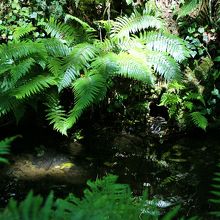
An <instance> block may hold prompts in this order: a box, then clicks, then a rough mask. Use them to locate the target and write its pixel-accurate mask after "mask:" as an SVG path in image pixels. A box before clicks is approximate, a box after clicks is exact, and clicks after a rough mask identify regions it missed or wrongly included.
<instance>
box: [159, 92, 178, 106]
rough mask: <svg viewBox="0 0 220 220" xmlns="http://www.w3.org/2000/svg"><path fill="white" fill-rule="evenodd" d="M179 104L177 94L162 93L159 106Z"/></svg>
mask: <svg viewBox="0 0 220 220" xmlns="http://www.w3.org/2000/svg"><path fill="white" fill-rule="evenodd" d="M179 103H181V99H180V97H179V95H178V94H174V93H164V94H163V95H162V97H161V101H160V105H164V106H167V107H169V106H172V105H177V104H179Z"/></svg>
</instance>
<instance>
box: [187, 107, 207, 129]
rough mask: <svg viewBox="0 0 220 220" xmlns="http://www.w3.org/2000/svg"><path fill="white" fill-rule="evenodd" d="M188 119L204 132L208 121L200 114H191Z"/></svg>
mask: <svg viewBox="0 0 220 220" xmlns="http://www.w3.org/2000/svg"><path fill="white" fill-rule="evenodd" d="M190 117H191V120H192V122H193V123H194V124H195V125H196V126H197V127H199V128H202V129H203V130H206V127H207V126H208V120H207V118H206V117H205V116H204V115H203V114H202V113H201V112H198V111H197V112H192V113H190Z"/></svg>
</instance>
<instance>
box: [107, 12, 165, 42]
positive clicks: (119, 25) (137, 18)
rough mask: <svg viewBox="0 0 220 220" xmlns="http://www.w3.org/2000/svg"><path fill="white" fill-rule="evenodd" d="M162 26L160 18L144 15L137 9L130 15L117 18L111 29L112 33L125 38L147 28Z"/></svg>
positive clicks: (159, 27)
mask: <svg viewBox="0 0 220 220" xmlns="http://www.w3.org/2000/svg"><path fill="white" fill-rule="evenodd" d="M162 27H163V23H162V21H161V20H160V19H159V18H156V17H155V16H152V15H149V14H143V15H142V14H140V13H139V12H137V11H135V12H134V13H133V14H132V15H131V16H130V17H127V16H124V17H119V18H116V21H115V23H114V24H113V27H112V30H111V35H112V36H115V37H118V38H123V37H128V36H129V35H130V34H132V33H136V32H139V31H142V30H145V29H147V28H156V29H161V28H162Z"/></svg>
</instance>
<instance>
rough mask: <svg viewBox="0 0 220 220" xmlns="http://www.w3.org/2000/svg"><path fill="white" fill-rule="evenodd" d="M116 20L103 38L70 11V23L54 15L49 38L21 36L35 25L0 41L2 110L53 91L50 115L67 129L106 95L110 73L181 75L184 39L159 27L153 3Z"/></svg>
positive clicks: (148, 78)
mask: <svg viewBox="0 0 220 220" xmlns="http://www.w3.org/2000/svg"><path fill="white" fill-rule="evenodd" d="M111 23H112V24H113V25H112V29H111V31H110V32H111V35H110V38H108V36H109V35H108V34H107V35H106V39H105V40H104V41H98V40H97V39H96V38H95V37H94V34H95V33H96V32H95V30H94V29H93V28H92V27H90V26H89V25H88V24H87V23H85V22H84V21H81V20H80V19H78V18H76V17H74V16H71V15H68V16H67V17H66V19H65V23H58V22H57V21H55V20H54V19H51V20H50V21H49V22H48V24H46V26H45V28H46V31H47V33H48V35H49V36H50V37H51V38H50V39H40V40H37V41H35V42H32V41H22V40H21V39H22V38H20V37H22V36H23V35H25V34H26V33H28V32H29V31H31V26H30V28H23V29H20V30H19V31H18V33H17V34H16V33H15V36H16V37H15V39H17V41H15V42H12V43H10V44H7V45H6V44H3V45H0V56H1V59H0V80H1V82H2V86H1V91H2V94H1V95H0V99H1V98H2V100H3V102H2V103H1V105H0V114H6V113H8V112H9V111H14V109H16V107H17V106H19V105H20V103H25V102H26V101H28V99H29V98H33V97H34V96H35V95H36V94H38V95H41V94H43V92H45V93H46V91H53V92H52V93H50V92H49V94H48V95H47V96H46V97H42V98H43V99H44V100H43V102H44V103H46V102H47V104H46V106H47V119H48V120H49V121H50V123H51V124H53V126H54V129H55V130H58V131H59V132H61V133H62V134H67V130H68V129H69V128H71V127H72V126H73V125H74V123H76V121H77V120H78V118H79V117H80V116H81V114H82V113H83V111H84V110H85V109H86V108H88V107H89V106H90V105H92V104H93V103H96V102H98V101H100V100H101V99H103V97H104V96H105V94H106V91H107V88H108V84H107V81H108V79H109V78H111V77H115V76H122V77H126V78H132V79H135V80H141V81H144V82H146V83H147V84H149V85H151V86H153V85H154V81H155V80H156V77H157V75H158V74H159V75H160V77H161V76H162V77H163V78H164V79H165V80H167V81H172V80H173V79H176V80H177V79H180V78H181V74H180V66H179V63H180V62H182V61H183V60H184V59H185V58H187V57H188V51H187V49H186V47H185V43H184V41H182V40H180V39H179V38H178V37H176V36H172V35H170V34H166V33H165V32H162V31H161V30H160V31H159V32H157V31H156V30H157V29H161V27H162V26H163V25H162V22H161V20H160V19H159V18H158V17H156V16H155V13H153V11H152V9H151V8H148V9H147V8H146V10H144V12H143V14H141V13H139V12H137V11H135V12H134V13H133V14H132V15H131V16H130V17H119V18H118V19H116V21H112V22H111ZM148 28H150V29H151V30H152V29H154V31H148ZM140 32H142V34H140ZM134 33H135V34H136V36H135V37H134V36H131V35H132V34H134ZM18 40H20V42H18ZM106 46H107V47H106ZM178 62H179V63H178ZM52 87H53V89H52V90H49V89H50V88H52ZM55 87H56V88H57V91H56V92H55V93H54V88H55ZM66 88H69V89H72V91H73V94H74V97H75V98H74V104H73V105H72V106H68V107H67V108H66V107H65V106H62V105H61V104H60V100H59V98H58V97H59V93H60V92H61V91H62V90H64V89H66ZM54 94H55V96H54ZM7 96H8V100H7V99H5V97H7ZM50 97H51V98H50ZM13 100H14V102H13Z"/></svg>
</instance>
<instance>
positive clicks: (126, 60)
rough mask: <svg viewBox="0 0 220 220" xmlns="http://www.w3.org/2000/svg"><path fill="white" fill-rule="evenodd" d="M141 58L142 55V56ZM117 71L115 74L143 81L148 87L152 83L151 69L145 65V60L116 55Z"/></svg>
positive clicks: (131, 56)
mask: <svg viewBox="0 0 220 220" xmlns="http://www.w3.org/2000/svg"><path fill="white" fill-rule="evenodd" d="M142 56H143V55H142ZM118 64H119V70H118V71H117V72H116V74H119V75H121V76H124V77H126V78H132V79H136V80H141V81H144V82H146V83H148V84H150V85H152V84H153V82H154V76H153V74H152V70H151V68H150V67H149V66H148V65H147V62H146V58H145V57H140V56H136V54H134V55H132V54H128V53H124V52H121V53H120V54H119V55H118Z"/></svg>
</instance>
